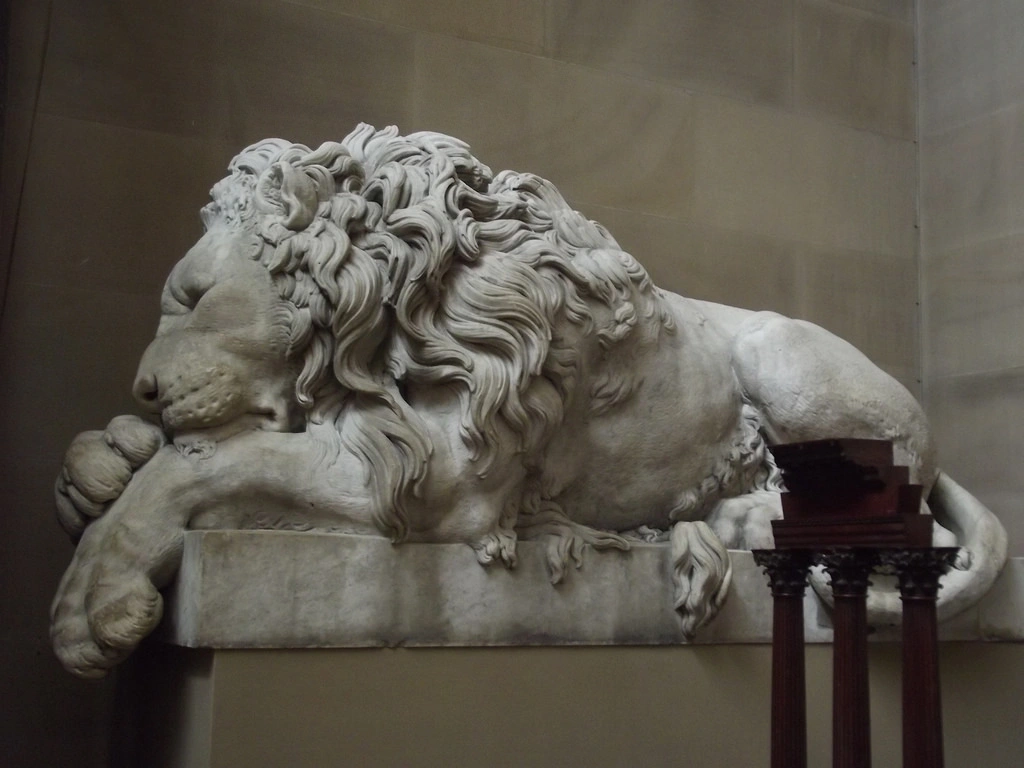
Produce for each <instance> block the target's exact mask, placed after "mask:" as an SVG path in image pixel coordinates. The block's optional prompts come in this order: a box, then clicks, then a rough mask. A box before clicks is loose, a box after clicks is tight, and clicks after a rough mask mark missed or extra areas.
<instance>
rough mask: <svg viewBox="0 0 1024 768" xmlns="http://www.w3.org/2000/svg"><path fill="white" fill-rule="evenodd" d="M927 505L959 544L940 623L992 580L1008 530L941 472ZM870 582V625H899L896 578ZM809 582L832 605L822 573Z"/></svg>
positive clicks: (944, 581)
mask: <svg viewBox="0 0 1024 768" xmlns="http://www.w3.org/2000/svg"><path fill="white" fill-rule="evenodd" d="M928 506H929V507H930V509H931V511H932V514H933V515H934V516H935V520H936V522H938V524H939V525H941V526H942V527H943V528H946V529H947V530H949V531H951V532H952V533H953V534H954V535H955V536H956V545H957V546H959V547H960V556H959V558H958V560H957V563H956V565H955V566H954V568H953V569H952V570H950V571H949V573H947V574H946V575H945V576H943V577H942V589H941V590H940V591H939V600H938V608H937V610H938V617H939V620H940V621H944V620H946V619H949V618H952V617H953V616H955V615H956V614H958V613H960V612H961V611H964V610H966V609H967V608H970V607H971V606H972V605H974V604H976V603H977V602H978V601H979V600H980V599H981V598H982V597H983V596H984V595H985V593H986V592H988V590H989V589H990V588H991V587H992V584H993V583H995V580H996V578H997V577H998V576H999V573H1000V572H1001V571H1002V569H1003V564H1004V563H1005V562H1006V546H1007V545H1006V529H1005V528H1003V524H1002V523H1000V522H999V519H998V518H997V517H996V516H995V515H994V514H992V512H991V510H989V508H988V507H986V506H985V505H984V504H982V503H981V502H980V501H978V499H976V498H975V497H974V496H973V495H971V494H970V493H968V492H967V491H966V490H965V489H964V488H962V487H961V486H960V485H958V484H957V483H956V482H954V480H953V479H952V478H951V477H949V475H947V474H945V473H943V472H940V473H939V475H938V478H937V479H936V481H935V486H934V487H933V488H932V492H931V495H930V496H929V497H928ZM872 581H873V582H874V583H875V584H876V586H874V587H872V588H871V590H870V591H869V593H868V605H867V611H868V623H869V624H871V625H872V626H886V625H895V624H899V623H900V616H901V615H902V606H901V605H900V599H899V591H898V589H897V588H896V585H895V580H894V579H892V578H886V577H881V578H879V577H877V576H876V577H872ZM811 584H812V586H813V587H814V590H815V592H817V593H818V595H819V596H821V597H822V598H823V599H825V600H826V601H827V602H828V603H831V597H832V595H831V590H830V589H829V587H828V577H827V576H826V575H825V574H824V573H822V572H821V571H820V570H817V569H816V570H815V571H814V572H813V573H812V575H811Z"/></svg>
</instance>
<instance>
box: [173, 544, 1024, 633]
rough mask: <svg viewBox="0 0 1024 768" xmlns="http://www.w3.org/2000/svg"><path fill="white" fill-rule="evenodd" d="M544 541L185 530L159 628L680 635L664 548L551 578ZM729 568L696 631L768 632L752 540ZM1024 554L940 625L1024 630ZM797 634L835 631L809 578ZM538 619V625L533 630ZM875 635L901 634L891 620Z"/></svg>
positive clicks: (591, 559) (602, 560)
mask: <svg viewBox="0 0 1024 768" xmlns="http://www.w3.org/2000/svg"><path fill="white" fill-rule="evenodd" d="M543 550H544V547H543V545H542V544H540V543H538V542H523V543H521V544H520V545H519V565H518V566H517V567H516V569H515V570H505V569H503V568H491V569H487V570H485V569H482V568H480V567H479V565H478V564H477V563H476V560H475V558H474V557H473V553H472V552H471V551H470V550H469V549H468V548H467V547H462V546H458V545H452V544H441V545H424V544H406V545H403V546H400V547H394V546H392V545H391V544H389V543H388V542H386V541H384V540H383V539H379V538H374V537H363V536H347V535H337V534H317V533H297V532H280V531H191V532H189V533H187V534H186V536H185V554H184V558H183V562H182V566H181V571H180V573H179V576H178V580H177V582H176V583H175V585H174V586H173V587H171V589H170V591H169V592H168V594H167V601H166V610H165V615H164V620H163V623H162V624H161V626H160V628H159V629H158V631H157V635H156V636H157V637H158V638H159V639H161V640H164V641H166V642H171V643H174V644H177V645H183V646H188V647H192V648H335V647H338V648H340V647H396V646H504V645H677V644H679V643H681V642H683V637H682V633H681V632H680V629H679V624H678V622H677V621H675V620H674V618H673V616H672V610H671V608H672V602H673V590H672V585H671V579H670V578H669V576H670V573H671V555H670V552H669V548H668V546H667V545H665V544H639V545H637V546H636V547H635V548H634V550H633V551H632V552H630V553H628V554H625V553H622V552H600V553H599V552H594V551H590V552H587V554H586V557H585V559H584V563H583V567H582V569H580V570H579V571H574V572H572V573H570V574H569V575H568V576H567V577H566V579H565V581H564V582H563V583H562V584H558V585H555V586H553V585H551V584H550V583H549V581H548V578H547V572H546V570H545V567H544V551H543ZM729 556H730V558H731V560H732V568H733V581H732V588H731V590H730V595H729V599H728V600H727V601H726V603H725V605H724V606H723V608H722V610H721V612H720V613H719V615H718V617H717V618H716V619H715V620H714V621H713V622H712V623H711V624H709V625H708V626H706V627H704V628H703V629H701V630H699V631H698V632H697V635H696V637H695V638H694V641H693V642H694V643H696V644H713V643H770V642H771V632H772V601H771V595H770V593H769V591H768V586H767V580H766V577H765V576H764V575H763V573H762V572H761V569H760V568H758V567H757V566H756V565H755V564H754V561H753V557H752V556H751V554H750V552H746V551H738V550H732V551H730V553H729ZM1022 616H1024V558H1015V559H1011V560H1010V561H1008V563H1007V565H1006V567H1005V569H1004V571H1003V573H1002V575H1001V576H1000V578H999V579H998V580H997V581H996V584H995V586H994V587H993V589H992V591H991V592H990V593H989V594H988V595H987V596H986V597H985V598H983V599H982V601H981V602H980V603H979V604H978V605H976V606H974V607H972V608H969V609H967V610H966V611H964V612H963V613H961V614H959V615H958V616H955V617H953V618H952V619H950V620H949V621H946V622H944V623H943V624H942V625H940V631H939V635H940V639H942V640H949V641H970V640H1001V641H1020V640H1024V620H1022V619H1021V617H1022ZM804 621H805V632H804V637H805V640H806V641H807V642H811V643H829V642H831V641H832V627H831V621H830V617H829V614H828V612H827V610H826V609H825V608H824V606H823V605H822V603H820V602H819V601H818V600H817V598H816V597H815V596H814V593H813V592H812V590H811V589H810V588H808V590H807V595H806V596H805V598H804ZM538 627H543V628H544V630H543V631H539V630H538ZM871 639H872V640H873V641H896V640H899V629H897V628H887V629H880V630H878V631H875V632H873V633H872V635H871Z"/></svg>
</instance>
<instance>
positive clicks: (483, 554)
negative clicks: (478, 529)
mask: <svg viewBox="0 0 1024 768" xmlns="http://www.w3.org/2000/svg"><path fill="white" fill-rule="evenodd" d="M473 551H474V552H476V559H477V562H479V563H480V565H490V564H491V563H493V562H494V561H495V560H498V559H500V560H501V561H502V562H503V563H504V564H505V567H506V568H515V567H516V532H515V531H514V530H507V529H505V528H498V529H497V530H496V531H495V532H494V533H489V534H487V535H486V536H484V537H483V538H482V539H480V540H479V541H477V542H475V543H474V544H473Z"/></svg>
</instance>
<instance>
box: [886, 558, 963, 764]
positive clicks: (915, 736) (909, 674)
mask: <svg viewBox="0 0 1024 768" xmlns="http://www.w3.org/2000/svg"><path fill="white" fill-rule="evenodd" d="M956 554H957V550H956V548H955V547H944V548H930V547H929V548H921V549H892V550H886V551H883V552H882V563H883V564H885V565H888V566H891V567H893V568H895V570H896V575H897V576H898V577H899V582H900V598H901V599H902V600H903V768H942V767H943V746H942V697H941V695H940V688H939V637H938V628H937V623H936V616H935V600H936V598H937V596H938V592H939V577H940V576H942V574H943V573H945V572H946V571H947V570H948V569H949V567H950V566H951V565H952V564H953V561H954V560H955V558H956Z"/></svg>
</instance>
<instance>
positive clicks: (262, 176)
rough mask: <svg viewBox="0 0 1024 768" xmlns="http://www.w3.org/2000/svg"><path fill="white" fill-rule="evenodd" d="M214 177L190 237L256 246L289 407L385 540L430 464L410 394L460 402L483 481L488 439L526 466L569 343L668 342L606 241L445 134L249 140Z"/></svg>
mask: <svg viewBox="0 0 1024 768" xmlns="http://www.w3.org/2000/svg"><path fill="white" fill-rule="evenodd" d="M229 171H230V174H229V175H228V176H227V177H226V178H225V179H223V180H221V181H220V182H218V183H217V184H216V185H215V186H214V188H213V190H212V191H211V196H212V198H213V202H211V203H210V204H209V205H207V206H206V208H204V209H203V213H202V216H203V221H204V224H205V226H206V227H207V228H208V229H209V228H213V227H216V226H229V227H233V228H236V229H240V230H242V231H245V232H248V233H250V234H253V235H256V236H257V237H254V238H253V252H252V254H251V255H252V257H253V258H254V259H258V260H259V261H260V262H261V263H262V264H263V265H264V266H265V267H266V268H267V269H268V270H269V272H270V274H271V275H272V277H273V279H274V281H275V283H276V286H277V288H278V291H279V293H280V295H281V297H282V298H284V299H286V300H287V302H288V304H289V306H290V308H291V318H290V333H291V337H290V339H291V340H290V353H291V354H292V355H293V356H294V357H295V359H297V360H300V361H301V372H300V373H299V375H298V379H297V383H296V398H297V400H298V403H299V404H300V405H302V406H303V407H304V408H305V409H306V411H307V416H308V420H309V422H310V423H311V424H331V425H333V426H334V427H335V429H334V430H332V432H333V434H334V435H335V436H336V439H337V440H340V444H344V445H345V446H346V447H348V448H349V449H350V450H353V451H355V452H356V453H357V454H359V455H361V456H362V457H363V459H364V461H365V465H366V468H367V481H368V482H369V483H371V486H372V487H373V488H374V489H376V490H375V494H376V499H375V504H376V509H375V510H374V514H375V519H376V521H377V524H378V526H379V527H380V529H381V530H382V531H383V532H385V533H387V534H388V535H390V536H391V537H392V538H393V539H394V540H396V541H397V540H400V539H402V538H403V537H404V536H405V534H406V531H407V528H408V516H407V509H408V504H407V501H408V499H409V496H410V494H415V493H417V484H418V483H419V481H421V480H422V479H423V478H424V476H425V474H426V472H427V468H428V462H429V459H430V454H431V450H432V448H431V444H430V440H429V438H428V436H427V433H426V430H425V429H424V426H423V422H422V420H421V419H420V418H419V417H418V416H417V414H416V412H415V409H414V408H413V407H411V406H410V405H409V403H408V402H407V400H406V397H405V392H406V390H407V388H408V387H411V386H418V387H421V386H430V385H445V386H450V387H454V388H455V390H456V391H457V392H458V396H459V399H460V405H461V423H460V431H461V436H462V438H463V440H464V441H465V442H466V444H467V445H468V446H470V448H471V449H472V453H473V455H474V457H475V459H476V461H477V462H478V467H479V472H480V473H485V472H486V471H487V470H488V468H489V467H490V466H491V465H492V464H493V463H494V462H495V461H497V460H501V459H507V458H510V457H508V456H502V455H500V454H501V449H500V448H499V447H498V446H499V443H500V441H499V437H498V435H499V423H502V426H503V427H504V428H505V430H508V431H510V432H511V434H513V435H514V436H515V439H516V441H517V443H518V445H516V446H515V447H514V449H513V450H514V451H516V452H520V453H521V454H522V455H523V456H525V457H526V458H525V460H526V464H527V467H528V469H529V466H530V458H531V457H532V456H536V455H537V454H538V449H539V448H541V447H542V446H543V445H544V442H545V440H547V439H548V438H549V437H550V435H551V433H552V431H553V430H554V429H555V428H556V427H557V426H558V425H559V424H560V423H561V422H562V420H563V417H564V414H565V409H566V407H567V404H568V403H570V401H571V400H572V398H573V397H574V394H575V393H576V390H577V389H578V388H579V386H580V374H581V365H582V361H581V359H580V356H581V353H580V350H579V343H578V342H579V339H581V338H584V337H587V336H589V335H591V334H593V335H595V337H596V339H597V342H598V343H599V344H600V346H601V347H602V348H604V349H607V348H609V347H611V346H612V345H615V344H617V343H619V342H622V341H623V340H625V339H626V338H629V337H632V336H633V335H634V334H635V333H637V332H638V330H639V331H640V332H641V333H643V334H644V338H647V339H649V338H651V336H652V334H653V335H654V336H656V335H657V333H660V332H662V331H671V330H672V321H671V319H670V317H669V315H668V313H667V311H666V309H665V308H664V304H663V301H662V296H661V293H660V292H659V291H658V289H656V288H655V287H654V286H653V285H652V284H651V282H650V280H649V279H648V277H647V274H646V272H645V271H644V269H643V268H642V267H641V266H640V265H639V264H638V263H637V262H636V261H635V260H634V259H633V258H632V257H631V256H629V255H628V254H626V253H624V252H623V251H622V250H621V249H620V248H619V246H618V245H617V244H616V243H615V241H614V239H612V237H611V236H610V235H609V234H608V232H607V231H606V230H605V229H604V228H603V227H601V226H600V225H598V224H596V223H594V222H591V221H588V220H587V219H585V218H584V217H583V216H581V215H580V214H578V213H577V212H575V211H573V210H572V209H571V208H570V207H569V206H568V204H567V203H566V201H565V200H564V199H563V198H562V196H561V195H560V194H559V192H558V191H557V190H556V189H555V188H554V186H553V185H551V184H550V183H549V182H547V181H545V180H543V179H541V178H539V177H537V176H533V175H528V174H518V173H513V172H510V171H505V172H502V173H500V174H498V176H496V177H492V174H491V171H490V169H488V168H487V167H486V166H485V165H483V164H482V163H480V162H479V161H478V160H477V159H476V158H474V157H473V156H472V154H470V152H469V148H468V146H467V145H466V144H464V143H463V142H461V141H459V140H457V139H454V138H451V137H449V136H444V135H441V134H436V133H415V134H412V135H409V136H404V137H403V136H400V135H399V134H398V131H397V129H395V128H393V127H390V128H387V129H384V130H380V131H378V130H376V129H374V128H373V127H371V126H368V125H365V124H364V125H360V126H359V127H358V128H356V130H355V131H353V132H352V133H351V134H349V136H348V137H346V138H345V139H344V140H343V141H342V142H340V143H338V142H329V143H325V144H323V145H321V146H320V147H319V148H318V149H316V150H311V149H309V148H308V147H306V146H303V145H300V144H290V143H288V142H285V141H282V140H278V139H272V140H267V141H263V142H259V143H257V144H254V145H252V146H250V147H248V148H247V149H245V150H244V151H243V152H241V153H240V154H239V155H238V156H237V157H235V158H234V160H232V162H231V164H230V166H229ZM567 327H568V328H571V329H573V334H572V336H573V337H574V338H565V334H563V333H561V332H560V329H564V328H567ZM634 340H635V339H634ZM626 389H627V388H626V387H625V386H624V385H622V384H621V383H620V382H614V381H608V380H607V375H605V376H604V379H603V380H597V381H596V382H595V383H594V384H593V391H588V392H587V394H588V395H589V396H591V397H592V398H593V399H594V403H595V405H594V407H596V408H605V407H607V406H608V405H609V403H610V402H613V401H614V400H615V395H614V393H615V392H624V391H625V390H626ZM609 393H612V394H609ZM535 495H536V494H535ZM537 501H538V499H536V498H535V499H534V501H533V503H534V504H536V503H537Z"/></svg>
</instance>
